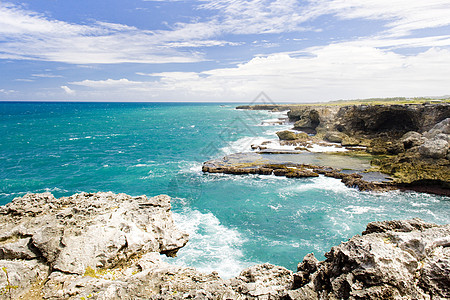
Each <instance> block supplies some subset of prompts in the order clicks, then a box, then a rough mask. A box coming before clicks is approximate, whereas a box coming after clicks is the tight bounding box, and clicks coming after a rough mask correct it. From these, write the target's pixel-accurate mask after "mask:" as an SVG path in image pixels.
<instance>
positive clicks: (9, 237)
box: [0, 193, 450, 299]
mask: <svg viewBox="0 0 450 300" xmlns="http://www.w3.org/2000/svg"><path fill="white" fill-rule="evenodd" d="M170 200H171V199H170V197H168V196H164V195H161V196H156V197H153V198H147V197H146V196H139V197H131V196H128V195H125V194H113V193H95V194H89V193H81V194H76V195H73V196H70V197H62V198H59V199H56V198H54V197H53V195H52V194H50V193H44V194H27V195H26V196H24V197H21V198H16V199H14V200H13V201H12V202H11V203H9V204H7V205H5V206H2V207H0V224H1V227H0V228H1V229H0V268H1V270H0V299H191V298H195V299H448V298H450V225H435V224H430V223H426V222H423V221H421V220H419V219H412V220H404V221H385V222H372V223H369V224H368V225H367V228H366V230H365V231H364V232H363V233H362V235H361V236H360V235H357V236H354V237H353V238H351V239H350V240H349V241H347V242H344V243H341V244H340V245H339V246H335V247H333V248H332V249H331V251H330V252H328V253H326V254H325V257H326V260H324V261H321V262H319V261H318V260H317V259H316V258H315V257H314V255H313V254H308V255H307V256H306V257H305V258H304V260H303V262H301V263H299V265H298V269H297V271H296V272H292V271H290V270H287V269H285V268H283V267H279V266H274V265H271V264H267V263H266V264H262V265H256V266H253V267H250V268H248V269H245V270H243V271H242V272H241V273H240V274H239V276H237V277H235V278H231V279H227V280H225V279H222V278H220V277H219V276H218V274H217V273H215V272H213V273H211V274H203V273H200V272H198V271H196V270H195V269H193V268H184V267H177V266H173V265H170V264H168V263H165V262H163V261H161V260H160V256H161V255H167V256H173V255H176V252H177V251H178V250H179V249H180V248H181V247H183V246H184V245H185V244H186V243H187V242H188V235H187V234H186V233H184V232H182V231H180V230H179V229H178V228H177V227H176V224H174V222H173V220H172V216H171V205H170Z"/></svg>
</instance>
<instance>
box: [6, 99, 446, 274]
mask: <svg viewBox="0 0 450 300" xmlns="http://www.w3.org/2000/svg"><path fill="white" fill-rule="evenodd" d="M234 107H235V106H234V105H230V104H227V105H222V106H221V105H220V104H185V103H5V102H3V103H0V204H1V205H3V204H6V203H8V202H10V201H12V199H13V198H14V197H19V196H22V195H24V194H25V193H27V192H34V193H35V192H46V191H50V192H52V193H53V194H54V195H55V196H56V197H60V196H67V195H72V194H74V193H78V192H82V191H84V192H97V191H113V192H116V193H119V192H121V193H127V194H130V195H142V194H145V195H148V196H154V195H158V194H168V195H170V196H172V197H173V200H172V206H173V211H174V218H175V219H176V221H177V224H178V225H179V226H180V228H182V229H183V230H185V231H187V232H189V233H190V236H191V238H190V242H189V243H188V245H187V246H186V247H185V248H183V249H182V250H180V251H179V255H178V257H177V258H174V259H169V258H166V260H167V261H169V262H173V263H176V264H180V265H186V266H193V267H197V268H198V269H199V270H201V271H206V272H211V271H214V270H216V271H218V272H219V274H221V275H222V276H224V277H230V276H233V275H237V274H238V273H239V271H240V270H242V269H243V268H245V267H247V266H250V265H253V264H255V263H263V262H270V263H273V264H277V265H282V266H285V267H287V268H289V269H291V270H295V269H296V265H297V263H298V262H300V261H301V260H302V258H303V257H304V256H305V255H306V254H307V253H310V252H314V253H315V254H316V256H317V257H318V258H319V259H323V254H324V253H325V252H326V251H328V250H329V249H330V248H331V247H332V246H333V245H337V244H339V243H340V242H341V241H345V240H346V239H348V238H350V237H351V236H353V235H355V234H358V233H360V232H361V231H363V230H364V228H365V225H366V224H367V223H368V222H370V221H375V220H387V219H405V218H413V217H419V218H422V219H424V220H426V221H431V222H435V223H439V224H444V223H448V221H449V220H448V219H449V215H450V199H449V198H448V197H440V196H432V195H427V194H419V193H403V192H398V191H397V192H389V193H382V194H375V193H368V192H359V191H357V190H354V189H349V188H346V187H345V186H344V185H343V184H342V183H341V182H340V181H339V180H337V179H333V178H326V177H318V178H312V179H287V178H280V177H275V176H259V175H258V176H253V175H252V176H235V175H222V174H203V173H202V172H201V165H202V162H203V161H205V160H208V159H212V158H219V157H221V156H223V155H225V154H229V153H232V152H239V151H248V150H249V149H250V145H251V144H252V143H253V142H255V141H257V140H261V138H262V137H265V138H274V132H276V131H277V130H279V129H282V128H285V127H286V126H281V125H280V126H261V120H263V119H272V118H274V117H276V116H274V115H272V113H269V112H263V111H241V110H236V109H234Z"/></svg>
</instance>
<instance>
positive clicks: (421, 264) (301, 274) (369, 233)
mask: <svg viewBox="0 0 450 300" xmlns="http://www.w3.org/2000/svg"><path fill="white" fill-rule="evenodd" d="M325 256H326V258H327V259H326V260H325V261H322V262H318V261H317V260H316V259H315V258H314V257H313V256H312V255H309V256H307V257H305V260H304V261H303V263H301V264H299V266H298V272H297V273H296V274H294V277H295V279H294V281H295V283H294V286H295V288H296V289H295V290H293V291H288V294H289V295H290V297H291V299H448V298H450V225H444V226H437V225H434V224H429V223H425V222H423V221H421V220H419V219H413V220H406V221H386V222H373V223H370V224H369V225H368V226H367V229H366V231H365V232H363V235H362V236H355V237H353V238H351V239H350V240H349V241H348V242H345V243H342V244H341V245H339V246H336V247H333V248H332V249H331V251H330V252H328V253H326V254H325Z"/></svg>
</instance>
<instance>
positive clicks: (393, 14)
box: [315, 0, 450, 36]
mask: <svg viewBox="0 0 450 300" xmlns="http://www.w3.org/2000/svg"><path fill="white" fill-rule="evenodd" d="M316 4H317V6H316V7H315V10H317V11H320V12H321V13H322V14H325V13H330V14H335V15H337V16H338V17H341V18H344V19H370V20H386V21H387V23H386V27H387V28H388V29H389V30H388V32H387V33H389V34H391V35H394V36H404V35H408V34H410V33H411V32H412V31H414V30H418V29H426V28H437V27H442V26H448V25H450V17H449V16H450V2H449V1H448V0H427V1H422V0H364V1H360V0H319V1H317V2H316Z"/></svg>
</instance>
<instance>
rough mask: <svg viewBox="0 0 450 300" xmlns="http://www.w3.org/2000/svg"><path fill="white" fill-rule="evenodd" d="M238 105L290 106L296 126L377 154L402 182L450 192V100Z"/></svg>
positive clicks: (378, 164)
mask: <svg viewBox="0 0 450 300" xmlns="http://www.w3.org/2000/svg"><path fill="white" fill-rule="evenodd" d="M238 108H240V109H252V110H259V109H266V110H275V111H276V110H289V111H288V113H287V114H288V118H289V121H290V122H291V123H292V126H293V129H296V130H301V131H305V132H307V133H312V134H315V138H316V139H323V140H325V141H328V142H332V143H340V144H341V145H342V146H343V147H355V146H359V147H364V149H366V151H367V152H368V153H370V154H372V155H375V156H378V157H377V158H376V159H373V160H372V165H373V166H374V169H376V168H378V170H379V171H381V172H383V173H386V174H389V175H392V176H394V177H395V180H394V183H395V184H398V186H399V187H404V188H408V189H415V190H417V191H425V192H432V193H438V194H444V195H450V104H449V103H435V104H430V103H424V104H402V105H397V104H390V105H389V104H383V105H366V104H362V105H346V106H337V105H279V106H276V105H267V106H264V105H255V106H240V107H238ZM291 143H295V141H291Z"/></svg>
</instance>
